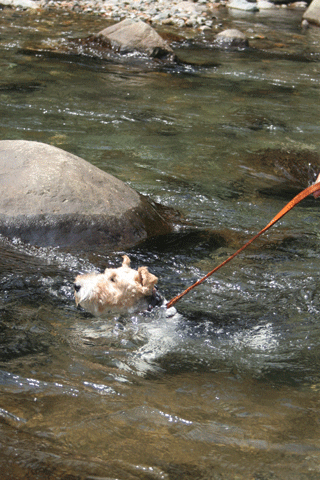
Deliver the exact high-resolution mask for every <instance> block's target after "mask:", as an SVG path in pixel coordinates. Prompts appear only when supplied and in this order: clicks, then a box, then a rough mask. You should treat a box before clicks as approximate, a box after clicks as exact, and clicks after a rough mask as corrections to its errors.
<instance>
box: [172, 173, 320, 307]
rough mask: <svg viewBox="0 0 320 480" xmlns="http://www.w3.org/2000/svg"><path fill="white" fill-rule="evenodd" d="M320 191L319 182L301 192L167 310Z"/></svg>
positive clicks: (177, 297)
mask: <svg viewBox="0 0 320 480" xmlns="http://www.w3.org/2000/svg"><path fill="white" fill-rule="evenodd" d="M317 191H320V182H319V183H315V184H313V185H311V186H310V187H308V188H306V189H305V190H302V192H300V193H298V195H296V196H295V197H294V198H293V199H292V200H291V201H290V202H289V203H287V205H286V206H285V207H283V209H282V210H280V212H279V213H277V215H276V216H275V217H274V218H273V219H272V220H271V222H269V223H268V225H267V226H266V227H264V228H263V229H262V230H261V231H260V232H259V233H257V234H256V235H255V236H254V237H252V238H251V239H250V240H249V241H248V242H247V243H246V244H245V245H243V246H242V247H241V248H239V250H237V251H236V252H235V253H233V254H232V255H231V256H230V257H229V258H227V259H226V260H224V262H222V263H220V265H218V266H217V267H215V268H214V269H213V270H211V272H209V273H207V275H205V276H204V277H202V278H200V280H198V281H197V282H196V283H194V284H193V285H191V286H190V287H188V288H187V289H186V290H184V292H182V293H180V294H179V295H177V296H176V297H174V298H173V299H172V300H170V302H168V303H167V308H170V307H172V305H174V304H175V303H176V302H178V300H180V299H181V298H182V297H184V296H185V295H186V294H187V293H189V292H190V290H192V289H193V288H195V287H197V286H198V285H200V284H201V283H203V282H204V281H205V280H207V278H209V277H210V276H211V275H212V274H213V273H215V272H216V271H217V270H219V268H221V267H223V266H224V265H226V264H227V263H228V262H230V261H231V260H232V259H233V258H234V257H236V256H237V255H238V254H239V253H241V252H242V251H243V250H244V249H245V248H247V247H248V246H249V245H250V244H251V243H252V242H254V240H256V239H257V238H258V237H260V235H262V234H263V233H264V232H266V231H267V230H268V229H269V228H270V227H272V225H274V224H275V223H276V222H277V221H278V220H280V218H282V217H283V216H284V215H285V214H286V213H288V212H290V210H291V209H292V208H293V207H295V206H296V205H297V204H298V203H299V202H301V200H303V199H304V198H306V197H307V196H308V195H310V194H311V193H314V192H317Z"/></svg>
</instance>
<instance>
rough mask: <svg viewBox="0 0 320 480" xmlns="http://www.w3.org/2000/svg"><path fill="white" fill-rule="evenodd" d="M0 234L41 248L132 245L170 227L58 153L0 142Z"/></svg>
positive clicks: (125, 192)
mask: <svg viewBox="0 0 320 480" xmlns="http://www.w3.org/2000/svg"><path fill="white" fill-rule="evenodd" d="M0 159H1V160H0V179H1V180H0V181H1V193H2V195H1V198H0V233H1V234H3V235H5V236H7V237H9V238H14V237H19V238H21V240H22V241H23V242H26V243H31V244H33V245H38V246H48V245H52V246H61V247H76V248H77V249H78V248H81V247H90V246H95V245H98V244H100V245H105V248H106V250H107V249H115V248H122V247H124V246H126V247H127V246H132V245H135V244H137V243H138V242H140V241H142V240H145V239H146V238H148V237H149V236H153V235H157V234H165V233H168V232H169V231H170V230H171V228H170V226H169V224H168V223H167V222H166V221H165V220H164V218H163V217H162V215H161V214H160V211H159V208H160V207H159V208H158V207H157V206H156V205H154V204H152V203H151V202H149V201H148V200H147V199H146V198H145V197H143V196H141V195H140V194H139V193H137V192H136V191H134V190H133V189H131V188H130V187H129V186H127V185H125V184H124V183H123V182H121V181H120V180H118V179H117V178H115V177H113V176H111V175H109V174H107V173H106V172H103V171H102V170H100V169H99V168H97V167H95V166H93V165H91V164H90V163H88V162H86V161H85V160H83V159H82V158H80V157H77V156H75V155H72V154H70V153H68V152H65V151H63V150H61V149H59V148H56V147H53V146H50V145H46V144H43V143H38V142H29V141H24V140H3V141H0Z"/></svg>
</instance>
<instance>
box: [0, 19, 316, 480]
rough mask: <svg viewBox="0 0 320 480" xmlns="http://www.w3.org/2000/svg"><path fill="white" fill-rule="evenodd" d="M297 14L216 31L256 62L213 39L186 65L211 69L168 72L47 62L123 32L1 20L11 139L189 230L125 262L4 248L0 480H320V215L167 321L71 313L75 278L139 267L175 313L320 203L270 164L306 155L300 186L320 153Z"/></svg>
mask: <svg viewBox="0 0 320 480" xmlns="http://www.w3.org/2000/svg"><path fill="white" fill-rule="evenodd" d="M301 14H302V13H301V12H299V11H298V12H297V11H296V12H293V11H283V10H278V11H275V13H270V12H267V14H265V15H263V14H245V15H240V14H239V15H238V16H233V17H232V16H229V17H228V16H224V15H225V14H224V13H220V14H219V15H220V16H221V18H220V19H218V20H217V22H218V23H219V22H223V24H224V26H229V25H231V26H235V27H237V28H240V29H241V30H243V31H245V32H246V33H247V35H249V37H250V43H251V47H252V48H251V49H249V50H248V51H231V52H228V51H223V50H222V51H221V50H217V49H215V48H214V47H213V35H210V34H206V35H198V36H197V37H196V38H194V39H189V40H188V41H186V42H182V43H181V42H180V43H179V42H177V43H176V44H175V50H176V53H177V54H178V55H179V57H180V58H181V59H183V60H186V61H188V62H189V63H191V64H192V63H196V64H202V65H203V66H192V65H191V66H190V65H187V66H183V65H182V66H179V67H178V66H177V67H170V66H163V65H158V64H154V63H152V62H150V61H147V60H146V59H144V60H141V59H137V58H126V59H118V60H117V59H103V58H99V57H90V56H88V55H76V54H73V55H67V54H56V55H55V54H53V53H52V52H51V53H49V52H45V51H44V52H41V51H38V53H35V51H34V49H35V48H38V49H39V48H40V47H39V45H40V46H41V45H42V46H44V45H46V47H48V45H49V46H51V47H52V46H54V45H55V42H58V41H64V42H66V41H67V39H69V38H79V37H83V36H86V35H88V34H91V33H93V32H97V31H99V30H100V29H101V28H103V27H104V26H105V25H106V24H107V23H108V22H106V20H103V19H101V18H98V17H94V16H92V17H91V16H76V15H73V14H70V13H60V14H56V13H54V12H47V13H45V14H44V13H39V12H38V13H33V14H31V13H21V12H20V13H19V12H14V11H10V10H3V11H1V12H0V18H1V20H0V21H1V23H0V50H1V60H0V68H1V80H0V139H1V140H4V139H26V140H36V141H41V142H45V143H49V144H52V145H55V146H58V147H60V148H63V149H64V150H67V151H69V152H72V153H74V154H76V155H79V156H81V157H83V158H85V159H86V160H88V161H90V162H92V163H93V164H95V165H97V166H98V167H100V168H102V169H103V170H105V171H107V172H109V173H111V174H113V175H115V176H117V177H118V178H120V179H121V180H123V181H124V182H127V183H128V184H129V185H131V186H132V187H133V188H135V189H137V190H138V191H139V192H141V193H143V194H145V195H149V196H151V197H152V198H153V199H154V200H156V201H158V202H160V203H162V204H164V205H166V206H169V207H173V208H175V209H177V210H179V211H180V212H181V214H182V215H183V216H184V218H185V224H187V225H188V227H180V228H178V227H177V231H176V232H174V233H172V234H171V235H168V236H167V237H165V238H160V239H154V240H150V241H148V242H145V243H144V244H142V245H138V246H136V247H135V248H132V249H131V250H128V251H126V252H122V251H113V252H110V251H109V250H108V249H107V248H106V249H105V250H100V251H98V250H97V251H95V252H90V253H88V252H86V251H79V252H78V254H75V252H72V253H70V252H69V253H68V252H64V251H61V250H60V249H59V248H58V247H57V248H55V249H53V248H51V249H46V248H41V249H40V248H37V247H35V246H33V247H31V246H28V245H23V244H22V243H21V242H19V239H15V240H14V241H9V240H7V239H5V238H2V239H1V257H0V284H1V291H0V302H1V303H0V315H1V317H0V335H1V345H0V361H1V365H0V385H1V387H0V418H1V421H0V431H1V436H0V445H1V448H0V465H1V472H2V476H1V478H9V479H41V480H42V479H64V480H67V479H68V480H70V479H72V480H76V479H91V480H92V479H97V480H98V479H100V480H101V479H121V480H127V479H128V480H133V479H141V480H145V479H165V480H166V479H168V480H173V479H193V480H197V479H219V480H230V479H232V480H242V479H243V480H244V479H246V480H249V479H250V480H251V479H252V480H253V479H255V480H258V479H259V480H268V479H272V480H277V479H289V478H290V479H318V478H319V477H320V424H319V418H320V417H319V415H320V373H319V363H320V326H319V319H320V311H319V310H320V298H319V285H320V279H319V247H320V238H319V223H320V204H319V200H314V199H313V198H309V199H306V200H305V201H304V202H303V203H302V204H300V205H299V206H297V207H296V208H295V209H294V210H293V211H292V212H290V213H289V214H288V215H287V216H286V217H285V218H284V219H283V220H282V221H281V222H280V223H279V224H278V225H277V226H276V227H274V228H273V229H272V230H270V232H269V233H268V234H266V235H265V236H264V237H263V238H261V239H260V240H258V241H257V242H256V243H255V244H253V245H252V246H251V247H250V248H248V249H247V250H245V251H244V253H243V254H241V256H239V257H237V259H235V260H234V261H233V262H231V263H230V264H229V265H228V266H226V267H225V268H223V269H221V270H219V272H217V274H216V275H214V277H211V278H210V279H209V280H208V281H207V283H205V284H203V285H201V286H200V287H198V288H197V289H195V290H193V291H192V292H191V293H190V294H189V295H187V296H186V297H184V299H183V300H181V302H180V303H178V304H177V310H178V313H177V314H176V315H174V316H172V317H170V318H166V317H165V315H164V311H163V310H162V309H156V310H154V311H153V312H151V313H149V314H138V315H135V316H134V317H132V316H131V315H127V316H124V317H122V318H114V317H112V316H110V318H108V319H106V320H103V321H102V320H100V319H95V318H93V317H91V316H90V315H89V314H86V313H84V312H83V311H80V310H77V309H76V307H75V305H74V301H73V293H72V281H73V278H74V277H75V275H76V274H77V273H79V272H83V271H90V270H92V269H94V268H98V269H102V268H104V267H106V266H111V265H119V264H120V262H121V255H122V254H123V253H127V254H128V255H130V257H131V260H132V264H133V267H134V268H136V267H137V266H139V265H148V266H149V269H150V270H151V271H152V272H153V273H154V274H156V275H157V276H158V277H159V288H160V290H161V292H162V293H163V294H164V295H165V296H166V298H168V299H170V298H172V297H173V296H174V295H175V294H177V293H179V292H180V291H182V290H183V289H184V288H186V287H187V286H189V285H190V284H191V283H193V282H194V281H195V280H196V279H198V278H199V277H200V276H202V275H204V274H205V273H207V272H208V271H209V270H211V269H212V268H213V267H214V266H215V265H217V264H218V263H220V262H221V261H222V260H224V259H225V258H226V257H227V256H228V255H229V254H231V253H233V252H234V251H235V249H236V248H238V247H239V246H241V245H242V244H243V243H244V242H245V241H246V240H247V239H248V238H250V236H251V235H253V234H254V233H256V232H257V231H259V230H260V229H261V228H262V227H264V226H265V225H266V224H267V223H268V222H269V220H271V218H272V217H273V216H274V215H275V214H276V213H277V212H278V211H279V210H280V208H282V207H283V206H284V204H285V203H286V202H287V201H288V200H289V199H290V198H291V197H292V196H293V195H294V194H295V193H297V192H298V191H299V189H302V188H304V187H306V186H307V182H308V179H307V178H306V179H305V180H304V181H303V182H301V184H299V185H298V184H295V186H293V185H294V182H293V181H292V178H291V179H290V178H289V180H288V181H286V178H285V177H286V175H285V173H283V170H281V169H278V170H275V168H274V164H273V163H276V160H277V152H293V153H292V158H293V162H294V159H295V158H298V157H299V154H301V155H300V157H301V158H302V163H301V158H300V157H299V158H300V160H299V161H300V163H299V162H298V160H297V162H298V163H299V164H298V166H297V169H298V170H303V168H304V167H307V166H308V165H307V164H308V162H309V157H310V156H311V157H312V155H313V156H317V155H318V154H319V153H320V135H319V133H320V123H319V108H320V98H319V73H320V67H319V65H320V64H319V53H320V43H319V42H320V33H319V31H318V30H317V29H312V30H309V31H307V32H302V31H301V29H300V27H299V24H300V19H301ZM43 48H44V47H43ZM205 65H206V66H205ZM210 65H211V66H210ZM272 150H274V151H275V152H276V153H273V154H272V153H270V152H272ZM261 151H268V152H269V157H268V158H270V157H271V160H272V161H271V162H266V161H263V160H261V159H263V158H264V157H263V155H262V156H261V155H260V154H259V152H261ZM297 152H298V153H297ZM301 152H302V153H301ZM290 155H291V154H290ZM290 155H289V156H290ZM311 157H310V158H311ZM290 158H291V157H290ZM312 158H314V157H312ZM311 173H312V172H311ZM313 173H315V172H313Z"/></svg>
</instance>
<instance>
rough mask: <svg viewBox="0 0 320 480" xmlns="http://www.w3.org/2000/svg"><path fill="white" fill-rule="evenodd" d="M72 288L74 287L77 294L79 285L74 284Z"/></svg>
mask: <svg viewBox="0 0 320 480" xmlns="http://www.w3.org/2000/svg"><path fill="white" fill-rule="evenodd" d="M73 286H74V290H75V292H79V290H80V288H81V285H79V283H74V284H73Z"/></svg>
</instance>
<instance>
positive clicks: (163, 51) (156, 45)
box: [95, 18, 173, 58]
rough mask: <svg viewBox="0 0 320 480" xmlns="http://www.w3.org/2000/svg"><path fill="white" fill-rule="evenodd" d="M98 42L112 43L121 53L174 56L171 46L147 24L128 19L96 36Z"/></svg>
mask: <svg viewBox="0 0 320 480" xmlns="http://www.w3.org/2000/svg"><path fill="white" fill-rule="evenodd" d="M95 38H96V39H97V40H104V41H105V42H106V43H110V44H111V46H112V47H113V48H114V49H119V50H120V52H121V53H127V52H140V53H145V54H147V55H149V56H151V57H157V58H159V57H164V56H168V55H172V54H173V50H172V48H171V47H170V45H169V44H168V43H167V42H166V41H165V40H164V39H163V38H162V37H160V35H159V34H158V33H157V32H156V31H155V29H154V28H152V27H150V25H148V24H147V23H145V22H143V21H142V20H139V19H132V18H128V19H126V20H122V21H121V22H118V23H116V24H114V25H111V27H107V28H105V29H104V30H101V31H100V32H99V33H97V34H96V35H95Z"/></svg>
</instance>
